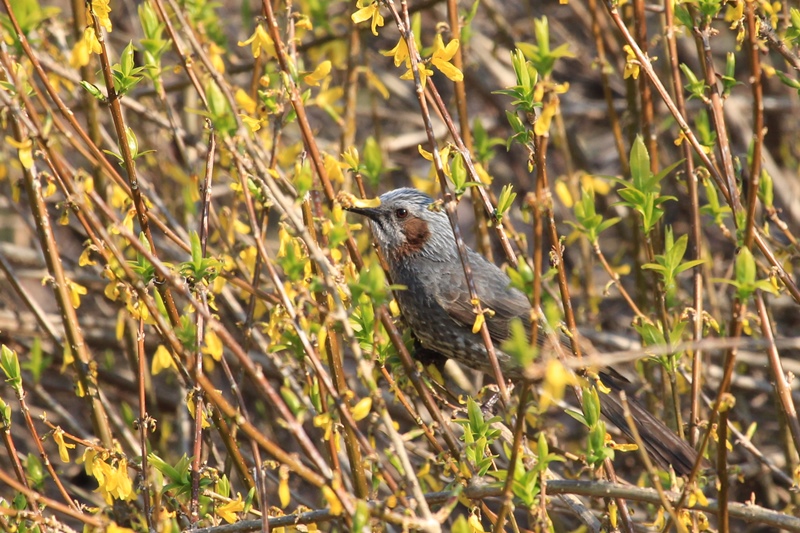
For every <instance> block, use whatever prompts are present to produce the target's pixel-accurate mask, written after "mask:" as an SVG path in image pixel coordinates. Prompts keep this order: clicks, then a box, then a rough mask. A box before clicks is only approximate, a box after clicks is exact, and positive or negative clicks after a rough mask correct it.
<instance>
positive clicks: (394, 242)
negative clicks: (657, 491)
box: [339, 187, 705, 475]
mask: <svg viewBox="0 0 800 533" xmlns="http://www.w3.org/2000/svg"><path fill="white" fill-rule="evenodd" d="M339 202H340V203H341V205H342V208H343V209H345V210H347V211H349V212H352V213H355V214H358V215H361V216H364V217H367V218H368V219H369V220H370V222H371V224H370V226H371V229H372V233H373V235H374V238H375V242H376V243H377V245H378V248H379V249H380V252H381V254H382V255H383V257H384V258H385V260H386V263H387V265H388V274H389V276H390V279H391V282H392V283H393V284H395V285H400V286H403V287H404V288H403V289H402V290H397V291H395V299H396V301H397V304H398V307H399V308H400V312H401V315H402V317H403V320H404V321H405V323H406V324H407V325H408V327H409V328H410V330H411V333H412V335H413V337H414V339H415V346H416V348H417V350H416V352H417V353H416V355H415V357H416V358H417V359H421V360H423V361H436V360H437V359H438V360H446V359H454V360H456V361H458V362H459V363H461V364H463V365H465V366H466V367H468V368H472V369H474V370H478V371H481V372H483V373H486V374H489V375H494V374H493V371H492V367H491V363H490V361H489V355H488V352H487V349H486V345H485V343H484V340H483V338H482V336H481V335H480V334H477V333H473V325H474V324H475V318H476V315H475V311H474V306H473V302H472V299H471V298H470V292H469V288H468V285H467V280H466V276H465V273H464V269H463V265H462V262H461V258H460V256H459V252H458V246H457V244H456V240H455V237H454V233H453V229H452V226H451V225H450V220H449V218H448V216H447V214H446V213H445V212H444V210H443V209H442V207H441V204H440V203H439V202H434V200H433V198H431V197H430V196H429V195H427V194H425V193H423V192H421V191H419V190H417V189H414V188H409V187H404V188H399V189H393V190H390V191H388V192H385V193H384V194H382V195H381V196H380V197H379V198H377V199H374V200H367V201H364V200H356V199H355V197H354V196H352V195H350V194H348V193H342V194H340V195H339ZM466 260H467V261H468V263H469V265H470V267H471V271H472V279H473V281H474V287H475V291H476V293H477V296H478V299H479V300H480V304H481V307H482V308H483V309H490V310H491V312H489V313H486V314H485V323H486V326H487V328H488V331H489V336H490V337H491V339H492V343H493V345H494V349H495V355H496V357H497V360H498V363H499V366H500V369H501V370H502V373H503V376H504V377H505V378H506V379H510V380H512V381H516V382H519V381H521V380H524V379H526V377H525V369H524V368H522V367H521V366H520V364H519V363H518V362H517V360H516V359H515V358H513V357H511V356H510V355H509V354H507V353H505V352H503V350H502V349H501V348H500V347H501V346H502V343H503V341H505V340H506V339H508V338H509V336H510V334H511V323H512V320H514V319H519V320H521V321H522V323H523V324H524V325H526V326H528V327H526V328H525V329H526V331H528V332H530V329H531V328H530V325H531V310H532V307H531V303H530V301H529V300H528V297H527V296H525V295H524V294H523V293H522V292H521V291H519V290H517V289H516V288H514V287H512V286H511V280H510V278H509V277H508V275H507V274H506V273H505V272H503V270H501V269H500V268H499V267H498V266H497V265H495V264H494V263H492V262H490V261H488V260H486V259H485V258H484V257H483V256H482V255H480V254H479V253H477V252H475V251H474V250H472V249H470V248H468V247H467V249H466ZM540 337H545V335H540ZM598 376H599V379H600V381H601V382H602V384H603V385H604V387H600V388H602V389H605V390H604V391H601V392H599V398H600V405H601V412H602V413H603V415H604V416H605V417H606V418H608V419H609V420H610V421H611V422H612V423H613V424H614V425H615V426H617V427H618V428H619V429H620V430H621V431H622V432H623V433H624V434H625V435H626V436H627V437H628V438H629V439H631V440H634V438H633V432H632V431H631V428H630V427H629V426H628V423H627V420H626V418H625V415H624V409H623V403H622V400H621V397H620V392H621V391H623V390H626V388H628V389H629V388H630V387H629V385H630V382H628V380H627V379H626V378H625V377H624V376H622V375H621V374H620V373H619V372H617V371H615V370H614V369H612V368H606V369H603V370H601V371H599V372H598ZM627 402H628V407H629V411H630V413H631V416H632V418H633V420H634V422H635V424H636V429H637V430H638V433H639V435H640V437H641V439H642V442H643V444H644V445H645V448H646V449H647V452H648V453H649V455H650V457H651V458H653V459H654V460H655V461H656V462H657V463H658V464H659V465H660V466H661V467H663V468H665V469H667V468H669V467H670V466H671V467H672V468H673V469H674V471H675V473H676V474H677V475H687V474H689V473H690V472H691V470H692V468H693V466H694V463H695V461H696V459H697V455H698V454H697V451H696V450H695V449H694V448H693V447H692V446H690V445H689V443H688V442H686V441H684V440H683V439H681V438H680V437H678V436H677V435H676V434H675V433H673V432H672V430H670V429H669V428H668V427H667V426H666V425H665V424H664V423H663V422H661V421H660V420H659V419H657V418H656V417H655V416H654V415H652V414H651V413H650V412H649V411H647V410H646V409H645V408H644V407H643V406H642V405H641V404H640V403H638V402H637V401H636V400H635V399H634V398H629V399H628V400H627ZM703 461H705V460H703Z"/></svg>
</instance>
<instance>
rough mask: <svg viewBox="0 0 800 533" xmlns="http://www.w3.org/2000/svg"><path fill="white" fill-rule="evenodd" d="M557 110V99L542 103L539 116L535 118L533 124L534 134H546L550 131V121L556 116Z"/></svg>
mask: <svg viewBox="0 0 800 533" xmlns="http://www.w3.org/2000/svg"><path fill="white" fill-rule="evenodd" d="M557 110H558V101H557V100H550V101H549V102H547V103H546V104H545V105H544V107H543V108H542V112H541V114H540V115H539V118H537V119H536V124H534V125H533V132H534V133H535V134H536V135H547V133H548V132H549V131H550V123H551V122H552V121H553V117H554V116H556V111H557Z"/></svg>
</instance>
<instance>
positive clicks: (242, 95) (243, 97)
mask: <svg viewBox="0 0 800 533" xmlns="http://www.w3.org/2000/svg"><path fill="white" fill-rule="evenodd" d="M233 99H234V100H236V105H238V106H239V107H241V108H242V110H243V111H244V112H245V113H249V114H251V115H255V114H256V108H257V106H256V101H255V100H253V99H252V98H250V95H249V94H247V92H245V90H244V89H242V88H241V87H240V88H238V89H236V94H235V95H234V96H233Z"/></svg>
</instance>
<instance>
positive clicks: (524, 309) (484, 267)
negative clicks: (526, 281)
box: [435, 251, 531, 343]
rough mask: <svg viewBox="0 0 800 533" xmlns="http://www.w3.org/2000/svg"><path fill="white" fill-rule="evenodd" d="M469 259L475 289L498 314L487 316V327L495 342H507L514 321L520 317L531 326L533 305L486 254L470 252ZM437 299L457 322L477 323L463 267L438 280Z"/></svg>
mask: <svg viewBox="0 0 800 533" xmlns="http://www.w3.org/2000/svg"><path fill="white" fill-rule="evenodd" d="M468 257H469V262H470V265H471V266H472V279H473V280H474V282H475V290H476V291H477V293H478V298H479V299H480V301H481V307H482V308H484V309H491V310H492V311H493V312H494V314H493V315H491V316H490V315H489V314H487V315H486V326H487V327H488V328H489V335H490V336H491V337H492V340H493V341H494V342H498V343H500V342H503V341H504V340H506V339H507V338H508V334H509V325H510V323H511V320H512V319H514V318H519V319H521V320H522V322H523V324H524V325H525V326H526V329H528V328H529V327H530V320H531V319H530V311H531V304H530V302H528V299H527V298H526V297H525V295H524V294H522V293H521V292H519V291H518V290H516V289H512V288H511V287H509V284H510V283H511V281H510V280H509V279H508V276H506V274H505V273H504V272H503V271H502V270H500V269H499V268H497V267H496V266H495V265H493V264H491V263H489V262H488V261H486V260H485V259H484V258H483V257H481V256H480V255H478V254H476V253H475V252H472V251H470V253H469V256H468ZM437 287H438V291H437V294H436V295H435V296H436V300H437V302H438V303H439V305H441V306H442V307H443V308H444V309H445V311H447V313H448V314H449V315H450V316H451V317H452V318H453V319H454V320H455V321H457V322H459V323H460V324H462V325H464V326H465V327H468V328H472V325H473V324H474V323H475V312H474V311H473V305H472V302H471V301H470V298H469V290H468V288H467V281H466V278H465V277H464V271H463V270H462V269H461V268H454V269H452V271H451V272H449V273H448V274H445V276H444V279H442V280H439V281H438V282H437Z"/></svg>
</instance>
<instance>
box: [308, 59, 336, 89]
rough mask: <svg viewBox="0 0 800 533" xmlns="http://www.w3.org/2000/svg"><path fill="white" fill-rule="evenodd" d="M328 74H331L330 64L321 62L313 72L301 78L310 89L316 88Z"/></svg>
mask: <svg viewBox="0 0 800 533" xmlns="http://www.w3.org/2000/svg"><path fill="white" fill-rule="evenodd" d="M330 73H331V62H330V61H323V62H322V63H320V64H319V65H318V66H317V68H315V69H314V72H312V73H311V74H308V75H307V76H305V77H303V80H305V82H306V83H307V84H309V85H311V86H312V87H318V86H319V82H320V81H322V80H323V79H325V77H326V76H327V75H328V74H330Z"/></svg>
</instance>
